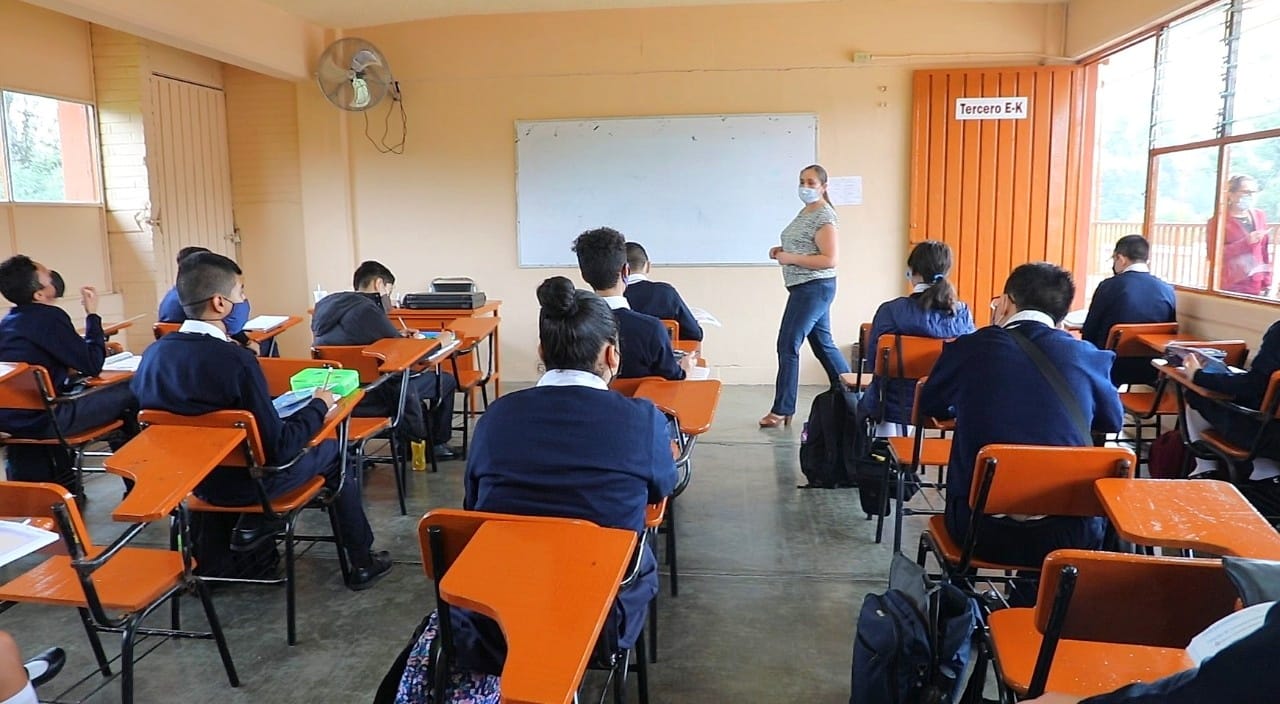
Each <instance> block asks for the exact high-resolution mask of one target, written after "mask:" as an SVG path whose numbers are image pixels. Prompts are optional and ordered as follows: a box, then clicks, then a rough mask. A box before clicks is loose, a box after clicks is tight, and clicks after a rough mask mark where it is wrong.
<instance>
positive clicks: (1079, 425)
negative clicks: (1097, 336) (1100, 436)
mask: <svg viewBox="0 0 1280 704" xmlns="http://www.w3.org/2000/svg"><path fill="white" fill-rule="evenodd" d="M1001 329H1002V330H1004V331H1005V332H1007V333H1009V337H1012V338H1013V341H1014V342H1016V343H1017V344H1018V347H1021V348H1022V351H1023V352H1025V353H1027V356H1028V357H1030V358H1031V361H1032V362H1033V363H1034V364H1035V365H1036V367H1037V368H1039V370H1040V374H1042V375H1043V376H1044V378H1045V381H1048V382H1049V386H1052V387H1053V390H1054V392H1055V393H1057V394H1058V400H1060V401H1062V406H1063V408H1065V409H1066V411H1067V415H1068V416H1070V418H1071V424H1072V425H1074V426H1075V427H1076V432H1078V433H1080V437H1082V438H1084V439H1085V441H1088V440H1090V439H1091V438H1092V437H1093V432H1092V431H1090V429H1089V424H1088V423H1087V422H1085V419H1084V411H1082V410H1080V401H1079V400H1077V399H1076V397H1075V395H1074V394H1072V393H1071V389H1070V388H1069V387H1068V386H1067V380H1066V379H1064V378H1063V377H1062V372H1060V371H1058V368H1057V367H1055V366H1053V363H1052V362H1050V361H1049V358H1048V357H1046V356H1045V354H1044V352H1043V351H1042V350H1041V349H1040V348H1039V347H1038V346H1037V345H1036V344H1035V343H1034V342H1032V341H1031V340H1030V339H1028V338H1027V335H1026V333H1024V332H1022V331H1021V330H1019V329H1018V328H1017V327H1012V328H1001Z"/></svg>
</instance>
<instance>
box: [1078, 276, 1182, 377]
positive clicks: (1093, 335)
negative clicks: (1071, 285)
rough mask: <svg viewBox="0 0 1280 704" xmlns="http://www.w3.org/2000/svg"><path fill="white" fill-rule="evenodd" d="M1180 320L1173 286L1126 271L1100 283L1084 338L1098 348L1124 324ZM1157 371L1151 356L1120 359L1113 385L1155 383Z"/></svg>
mask: <svg viewBox="0 0 1280 704" xmlns="http://www.w3.org/2000/svg"><path fill="white" fill-rule="evenodd" d="M1177 320H1178V314H1177V303H1176V301H1175V300H1174V295H1173V287H1172V286H1170V285H1169V284H1167V283H1165V282H1164V281H1161V280H1160V279H1159V278H1158V277H1156V276H1154V275H1152V274H1149V273H1147V272H1145V271H1126V272H1123V273H1120V274H1116V275H1115V276H1112V277H1111V278H1109V279H1105V280H1103V282H1102V283H1100V284H1098V289H1097V290H1096V291H1094V292H1093V301H1092V302H1091V303H1090V304H1089V314H1088V315H1087V316H1086V317H1085V319H1084V327H1082V328H1081V329H1080V337H1081V339H1083V340H1088V341H1089V342H1092V343H1093V344H1094V346H1095V347H1097V348H1098V349H1104V348H1106V346H1107V336H1108V335H1110V334H1111V327H1112V326H1114V325H1118V324H1120V323H1172V322H1176V321H1177ZM1155 378H1156V371H1155V369H1154V368H1153V367H1152V366H1151V358H1150V357H1117V358H1116V361H1115V363H1114V364H1113V365H1112V369H1111V383H1113V384H1115V385H1116V386H1119V385H1121V384H1151V383H1153V382H1154V381H1155Z"/></svg>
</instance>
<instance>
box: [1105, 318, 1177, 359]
mask: <svg viewBox="0 0 1280 704" xmlns="http://www.w3.org/2000/svg"><path fill="white" fill-rule="evenodd" d="M1176 334H1178V324H1177V323H1116V324H1115V325H1112V326H1111V331H1110V332H1109V333H1107V347H1106V348H1107V349H1109V350H1115V353H1116V356H1117V357H1154V356H1155V352H1153V351H1152V350H1151V348H1150V347H1148V346H1147V345H1144V344H1143V343H1141V342H1139V341H1138V335H1176Z"/></svg>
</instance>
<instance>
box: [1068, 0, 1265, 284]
mask: <svg viewBox="0 0 1280 704" xmlns="http://www.w3.org/2000/svg"><path fill="white" fill-rule="evenodd" d="M1097 65H1098V80H1099V85H1098V93H1097V112H1096V115H1095V130H1096V135H1095V167H1094V189H1095V190H1094V198H1093V213H1092V219H1091V230H1090V238H1091V243H1090V246H1091V252H1092V254H1093V256H1091V258H1090V269H1089V271H1088V276H1087V281H1086V284H1087V286H1088V289H1087V290H1089V291H1092V288H1093V286H1095V285H1096V283H1097V281H1099V280H1101V279H1102V278H1104V277H1105V276H1107V275H1109V274H1110V268H1109V264H1110V262H1109V255H1110V252H1111V248H1112V247H1113V246H1114V243H1115V241H1116V240H1117V239H1119V238H1120V237H1121V236H1123V235H1126V234H1131V233H1134V232H1141V233H1143V234H1144V235H1145V236H1146V237H1147V239H1148V240H1149V241H1150V242H1151V262H1150V265H1151V269H1152V271H1153V272H1154V273H1155V274H1157V275H1158V276H1160V277H1161V278H1164V279H1165V280H1167V281H1169V282H1170V283H1173V284H1176V285H1179V286H1184V287H1190V288H1198V289H1204V290H1214V291H1219V292H1222V293H1228V294H1231V295H1243V296H1252V297H1257V298H1265V299H1269V300H1280V296H1278V295H1277V291H1276V288H1277V286H1280V275H1276V271H1275V270H1276V259H1275V255H1276V243H1277V240H1280V231H1277V227H1276V221H1278V220H1280V91H1276V90H1275V89H1274V83H1275V76H1274V74H1275V67H1276V66H1280V0H1219V1H1218V2H1213V3H1209V4H1206V5H1205V6H1203V7H1201V8H1199V9H1198V10H1196V11H1194V12H1192V13H1190V14H1187V15H1185V16H1183V17H1181V18H1178V19H1176V20H1174V21H1172V22H1170V23H1168V24H1165V25H1163V26H1161V27H1158V28H1157V29H1156V30H1154V31H1153V32H1152V33H1151V34H1150V35H1149V36H1147V37H1144V38H1142V39H1141V40H1140V41H1138V42H1136V43H1132V44H1130V45H1128V46H1126V47H1124V48H1121V49H1119V50H1117V51H1115V52H1114V53H1111V54H1110V55H1107V56H1104V57H1101V58H1100V59H1098V60H1097ZM1235 177H1240V178H1235ZM1240 184H1243V185H1244V188H1243V189H1241V188H1235V186H1238V185H1240ZM1242 196H1243V200H1242ZM1242 202H1243V203H1245V204H1246V205H1248V208H1243V207H1242V206H1241V203H1242ZM1273 276H1275V278H1276V279H1277V281H1276V284H1275V285H1273V284H1272V283H1271V279H1272V277H1273Z"/></svg>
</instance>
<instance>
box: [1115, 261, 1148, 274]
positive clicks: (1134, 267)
mask: <svg viewBox="0 0 1280 704" xmlns="http://www.w3.org/2000/svg"><path fill="white" fill-rule="evenodd" d="M1126 271H1141V272H1143V273H1146V274H1150V273H1151V267H1149V266H1147V263H1146V262H1134V263H1132V264H1130V265H1129V266H1126V267H1125V268H1124V271H1122V272H1120V273H1121V274H1123V273H1125V272H1126Z"/></svg>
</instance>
